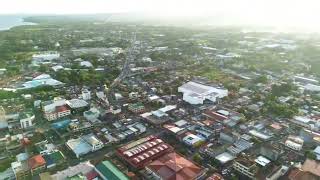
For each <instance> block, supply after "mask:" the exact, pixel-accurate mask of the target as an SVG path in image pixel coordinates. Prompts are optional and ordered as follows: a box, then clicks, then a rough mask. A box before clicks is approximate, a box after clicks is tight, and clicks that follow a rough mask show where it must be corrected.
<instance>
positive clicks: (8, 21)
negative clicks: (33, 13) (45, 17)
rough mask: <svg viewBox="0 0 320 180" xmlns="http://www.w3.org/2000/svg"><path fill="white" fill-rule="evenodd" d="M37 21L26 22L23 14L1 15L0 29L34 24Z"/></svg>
mask: <svg viewBox="0 0 320 180" xmlns="http://www.w3.org/2000/svg"><path fill="white" fill-rule="evenodd" d="M34 24H35V23H31V22H24V21H23V16H15V15H0V31H3V30H8V29H10V28H12V27H15V26H21V25H34Z"/></svg>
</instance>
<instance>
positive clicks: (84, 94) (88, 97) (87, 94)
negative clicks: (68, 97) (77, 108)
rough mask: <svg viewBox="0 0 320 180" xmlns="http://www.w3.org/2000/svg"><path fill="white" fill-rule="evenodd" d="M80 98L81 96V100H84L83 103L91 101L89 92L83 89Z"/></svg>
mask: <svg viewBox="0 0 320 180" xmlns="http://www.w3.org/2000/svg"><path fill="white" fill-rule="evenodd" d="M81 96H82V99H83V100H85V101H87V100H90V99H91V92H90V91H89V90H87V89H84V90H83V91H82V94H81Z"/></svg>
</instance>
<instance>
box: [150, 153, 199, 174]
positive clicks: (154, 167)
mask: <svg viewBox="0 0 320 180" xmlns="http://www.w3.org/2000/svg"><path fill="white" fill-rule="evenodd" d="M146 170H147V171H148V172H149V173H151V174H152V175H153V176H154V177H158V178H160V179H162V180H186V179H190V180H192V179H197V178H199V177H201V176H203V175H204V174H205V171H204V170H203V169H202V168H201V167H198V166H197V165H195V164H194V163H192V162H191V161H189V160H187V159H185V158H184V157H182V156H180V155H179V154H177V153H175V152H173V153H168V154H166V155H164V156H162V157H160V158H158V159H157V160H155V161H153V162H151V163H150V164H148V165H147V166H146Z"/></svg>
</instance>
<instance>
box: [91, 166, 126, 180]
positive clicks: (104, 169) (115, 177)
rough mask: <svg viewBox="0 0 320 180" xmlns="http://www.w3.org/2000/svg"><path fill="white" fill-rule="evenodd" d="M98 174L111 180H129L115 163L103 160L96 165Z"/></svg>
mask: <svg viewBox="0 0 320 180" xmlns="http://www.w3.org/2000/svg"><path fill="white" fill-rule="evenodd" d="M96 170H97V171H98V172H99V174H101V175H103V176H104V178H106V179H112V180H129V178H128V177H127V176H126V175H125V174H123V173H122V172H121V171H120V170H119V169H118V168H117V167H116V166H115V165H113V164H112V163H111V162H110V161H103V162H101V163H99V164H98V165H97V166H96Z"/></svg>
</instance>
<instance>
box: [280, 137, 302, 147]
mask: <svg viewBox="0 0 320 180" xmlns="http://www.w3.org/2000/svg"><path fill="white" fill-rule="evenodd" d="M303 142H304V141H303V139H301V138H300V137H297V136H289V137H288V139H287V140H286V141H285V143H284V144H285V146H286V147H288V148H290V149H293V150H296V151H300V150H301V149H302V146H303Z"/></svg>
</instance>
